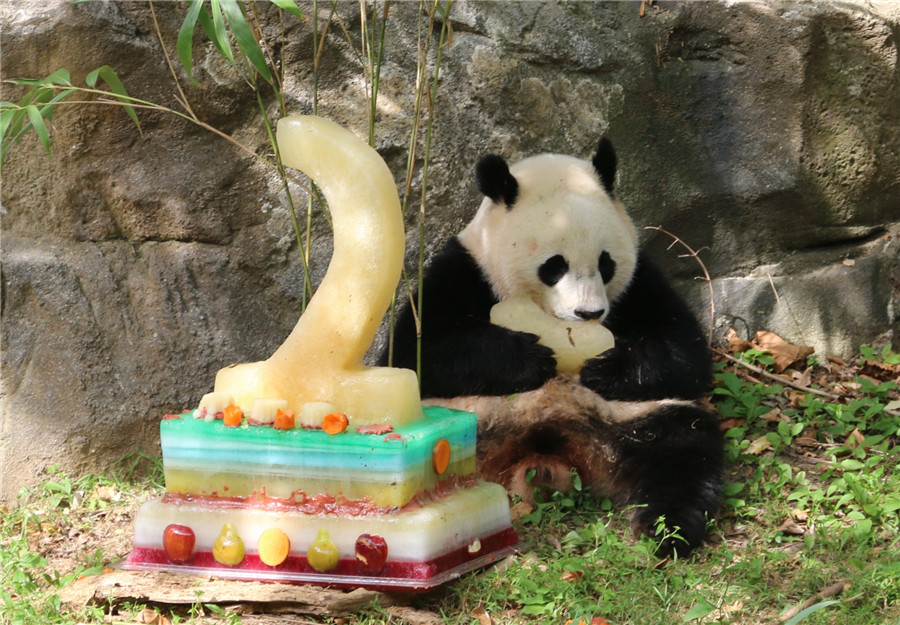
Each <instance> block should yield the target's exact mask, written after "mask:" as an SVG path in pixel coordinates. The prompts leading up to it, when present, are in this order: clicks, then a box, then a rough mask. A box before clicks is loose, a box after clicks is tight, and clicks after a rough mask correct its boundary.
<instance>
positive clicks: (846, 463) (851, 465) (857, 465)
mask: <svg viewBox="0 0 900 625" xmlns="http://www.w3.org/2000/svg"><path fill="white" fill-rule="evenodd" d="M865 466H866V465H864V464H863V463H862V462H860V461H859V460H854V459H853V458H847V459H846V460H843V461H841V468H842V469H844V470H846V471H859V470H860V469H862V468H864V467H865Z"/></svg>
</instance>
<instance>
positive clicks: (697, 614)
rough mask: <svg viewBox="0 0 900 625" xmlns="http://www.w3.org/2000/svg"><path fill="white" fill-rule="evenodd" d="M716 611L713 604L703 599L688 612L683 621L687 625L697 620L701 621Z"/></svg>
mask: <svg viewBox="0 0 900 625" xmlns="http://www.w3.org/2000/svg"><path fill="white" fill-rule="evenodd" d="M715 609H716V606H714V605H713V604H711V603H710V602H709V601H707V600H706V599H701V600H700V601H699V602H698V603H696V604H695V605H694V607H693V608H691V609H690V610H688V611H687V614H685V615H684V616H683V617H682V618H681V620H682V621H683V622H685V623H690V622H691V621H696V620H697V619H701V618H703V617H704V616H707V615H708V614H710V613H712V612H713V610H715Z"/></svg>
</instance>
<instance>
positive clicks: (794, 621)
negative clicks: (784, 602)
mask: <svg viewBox="0 0 900 625" xmlns="http://www.w3.org/2000/svg"><path fill="white" fill-rule="evenodd" d="M836 603H840V601H838V600H837V599H830V600H828V601H820V602H819V603H817V604H815V605H811V606H809V607H808V608H806V609H805V610H800V611H799V612H797V614H795V615H794V616H793V617H792V618H791V620H789V621H788V622H787V623H785V624H784V625H797V623H799V622H800V621H802V620H803V619H805V618H806V617H807V616H809V615H810V614H815V613H816V612H818V611H819V610H822V609H824V608H827V607H828V606H830V605H834V604H836Z"/></svg>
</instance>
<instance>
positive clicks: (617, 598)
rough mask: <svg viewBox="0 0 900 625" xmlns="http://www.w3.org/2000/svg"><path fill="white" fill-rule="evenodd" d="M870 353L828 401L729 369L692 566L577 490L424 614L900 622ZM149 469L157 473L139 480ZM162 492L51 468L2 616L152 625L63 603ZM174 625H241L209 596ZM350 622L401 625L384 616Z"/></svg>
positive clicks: (822, 370)
mask: <svg viewBox="0 0 900 625" xmlns="http://www.w3.org/2000/svg"><path fill="white" fill-rule="evenodd" d="M861 351H862V352H863V354H862V355H861V357H860V359H859V360H858V361H857V362H855V363H839V362H838V363H835V362H831V361H826V362H824V363H816V362H814V361H813V362H810V363H809V366H808V367H807V368H806V371H805V372H804V373H805V375H807V377H808V378H809V379H810V380H811V382H810V388H814V389H816V390H819V391H820V392H822V391H825V392H828V393H830V394H831V395H832V397H824V396H821V395H816V394H813V393H810V392H802V391H798V390H796V389H794V388H791V387H788V386H785V385H783V384H779V383H778V379H779V376H775V375H772V374H771V363H770V362H769V361H768V360H767V356H766V354H765V353H764V352H755V353H754V352H753V350H750V351H748V352H745V353H744V354H742V355H741V356H740V358H742V359H743V360H744V361H746V362H748V363H750V364H752V365H754V366H755V367H757V368H759V370H760V371H763V372H765V373H766V376H765V377H763V376H757V375H754V374H753V373H752V372H749V370H747V369H745V368H744V367H743V366H741V365H738V364H734V363H733V362H728V363H721V364H719V365H718V370H717V372H716V386H715V389H714V390H713V392H712V394H711V399H712V400H713V402H714V404H715V406H716V408H717V409H718V411H719V413H720V415H721V418H722V422H723V425H724V427H725V428H727V431H726V440H727V454H728V458H729V465H728V466H729V468H728V475H727V476H726V502H725V505H724V507H723V510H722V514H721V515H720V518H719V519H718V520H717V521H716V522H715V523H712V524H711V526H710V541H709V544H708V545H707V546H706V547H705V548H703V549H702V550H700V551H699V552H698V553H697V554H696V555H695V556H694V557H692V558H690V559H686V560H676V561H671V562H659V561H658V560H657V559H656V558H654V557H653V555H652V553H653V545H652V544H651V542H650V541H649V540H648V539H642V540H634V539H633V538H632V537H631V535H630V529H629V522H628V514H627V511H623V510H617V509H614V508H613V507H612V506H611V504H610V502H609V501H607V500H605V499H603V498H598V497H596V496H594V495H593V494H591V493H589V492H586V491H584V490H582V489H576V490H574V491H573V492H571V493H568V494H563V493H553V494H552V495H550V496H549V497H548V498H547V499H545V500H543V501H541V502H540V503H539V504H538V505H537V506H536V507H534V508H533V509H532V510H531V511H529V512H527V513H526V514H524V515H523V516H522V518H521V520H520V521H519V522H518V525H517V529H518V530H519V532H520V536H521V539H522V541H523V543H524V544H525V545H526V548H525V549H524V550H523V552H522V553H521V554H520V555H518V556H516V557H514V558H512V559H510V560H509V561H507V562H505V563H503V564H502V565H501V566H498V567H495V568H492V569H488V570H486V571H484V572H481V573H478V574H473V575H468V576H465V577H464V578H462V579H460V580H457V581H456V582H453V583H451V584H449V585H447V586H445V587H443V588H441V589H439V590H438V591H434V592H432V593H430V594H427V595H423V596H421V597H418V598H416V599H415V605H416V606H417V607H418V608H420V609H424V610H428V611H430V612H433V613H435V614H439V615H442V617H443V618H444V619H445V620H446V622H448V623H560V624H562V623H565V622H567V621H569V620H570V619H571V620H572V621H573V622H574V623H576V624H577V623H579V622H581V621H583V622H584V623H586V624H590V623H591V622H592V619H594V621H593V622H594V623H602V622H603V621H602V620H600V619H605V621H606V622H608V623H610V624H611V625H624V624H631V623H640V624H643V623H662V622H682V623H733V624H750V623H753V624H758V623H789V624H790V625H795V624H796V623H799V622H802V623H804V624H807V625H816V624H825V623H829V624H830V623H853V624H854V625H885V624H897V623H900V561H898V560H897V558H896V555H895V554H896V553H897V549H898V546H900V545H898V541H900V539H898V533H900V532H898V530H900V515H898V510H900V472H898V470H897V468H896V467H897V466H898V461H900V448H898V444H897V443H898V430H900V418H898V416H897V411H896V408H897V407H898V403H900V402H898V389H897V384H896V382H894V381H893V380H895V379H896V378H897V375H898V374H900V367H898V363H897V362H895V359H896V357H897V355H896V354H894V353H893V352H892V351H891V350H890V348H888V349H887V350H883V351H880V352H875V351H872V350H869V349H868V348H863V350H861ZM790 373H791V371H790V370H789V371H787V372H785V373H784V374H782V378H781V379H785V380H787V379H788V377H787V376H788V375H789V374H790ZM837 392H840V394H838V393H837ZM148 461H149V464H150V471H149V474H148V472H147V471H142V472H139V471H138V465H139V463H148ZM139 476H142V477H139ZM576 485H577V480H576ZM160 488H161V475H160V463H159V461H158V459H147V458H146V457H145V456H142V455H141V454H135V455H134V456H132V457H129V458H126V459H124V460H123V461H122V462H120V463H119V465H117V467H116V470H115V471H113V472H111V474H110V475H105V476H84V477H81V478H78V479H72V478H70V477H68V476H66V475H64V474H62V473H60V472H59V471H58V470H51V471H50V472H49V473H48V476H47V479H46V480H45V481H44V482H43V483H42V484H41V485H40V486H38V487H37V488H35V489H32V490H26V491H23V492H22V494H21V497H20V503H21V505H20V506H18V507H12V508H8V509H4V510H3V515H2V523H0V545H2V549H0V563H2V571H3V572H2V603H0V622H2V623H13V624H32V623H35V624H37V623H45V624H47V625H55V624H62V623H76V622H77V623H102V622H117V621H122V622H142V621H138V620H137V619H138V618H143V617H141V613H142V610H144V608H145V607H146V606H143V605H119V606H115V608H110V607H109V606H107V607H106V608H105V609H104V608H102V607H91V608H85V609H82V610H80V611H70V609H69V608H67V607H66V606H64V605H61V603H60V599H59V591H60V589H61V588H63V587H65V586H66V585H68V584H71V583H72V582H73V581H74V580H75V579H77V578H78V577H79V576H82V575H90V574H96V573H99V572H101V571H102V570H103V568H104V567H105V566H108V565H109V563H110V562H112V561H115V560H117V559H120V558H121V557H123V556H124V555H125V553H127V550H128V549H129V547H130V531H131V525H130V523H129V522H122V519H118V518H117V517H116V514H117V511H118V510H122V509H126V510H129V511H130V512H128V514H130V513H131V512H133V510H134V508H135V507H136V505H137V503H138V502H140V501H142V500H144V499H146V498H148V497H150V496H153V495H154V494H156V493H158V492H159V490H160ZM129 518H130V517H129ZM110 527H114V528H116V530H115V531H117V532H119V533H118V534H116V535H111V534H110ZM98 534H99V535H98ZM160 610H162V609H161V608H160ZM163 611H165V610H163ZM166 617H167V618H169V619H170V621H171V622H172V623H198V624H199V623H240V622H242V621H241V616H240V615H238V614H237V613H235V612H232V611H228V610H226V609H225V608H223V607H222V606H215V605H209V604H201V603H199V602H198V603H196V604H195V605H193V606H182V607H181V608H179V609H176V610H174V611H168V612H166ZM254 618H256V619H258V616H257V617H254ZM310 618H311V620H309V621H307V622H322V623H333V622H340V620H339V619H338V620H335V619H334V618H324V617H316V619H318V620H315V619H312V617H310ZM104 619H107V620H105V621H104ZM128 619H131V620H130V621H129V620H128ZM353 621H354V622H359V623H363V624H366V623H368V624H374V623H395V622H403V621H402V620H400V619H399V618H398V617H396V616H392V613H391V612H390V611H389V610H388V609H386V608H382V607H380V606H378V605H377V604H373V605H372V606H371V607H369V608H366V609H364V610H362V611H360V612H359V613H357V614H355V615H354V619H353ZM252 622H254V623H265V622H266V621H265V620H254V621H252ZM344 622H346V621H344Z"/></svg>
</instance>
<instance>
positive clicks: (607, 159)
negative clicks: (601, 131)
mask: <svg viewBox="0 0 900 625" xmlns="http://www.w3.org/2000/svg"><path fill="white" fill-rule="evenodd" d="M591 163H592V164H593V165H594V169H595V170H597V175H598V176H600V181H601V182H603V188H604V189H606V192H607V193H609V194H610V195H612V192H613V184H615V182H616V151H615V150H614V149H613V146H612V141H610V140H609V139H608V138H606V137H602V138H601V139H600V145H598V146H597V153H596V154H594V158H592V159H591Z"/></svg>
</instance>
